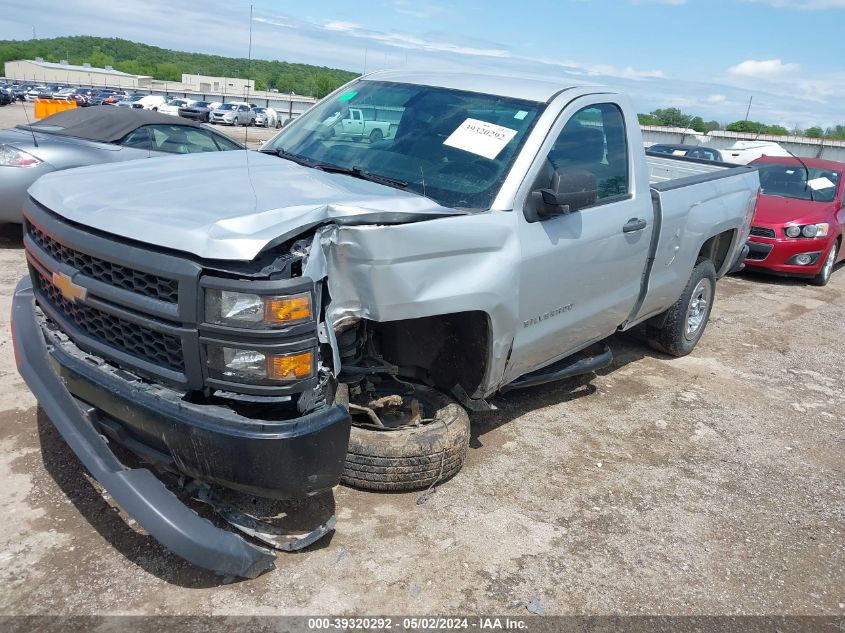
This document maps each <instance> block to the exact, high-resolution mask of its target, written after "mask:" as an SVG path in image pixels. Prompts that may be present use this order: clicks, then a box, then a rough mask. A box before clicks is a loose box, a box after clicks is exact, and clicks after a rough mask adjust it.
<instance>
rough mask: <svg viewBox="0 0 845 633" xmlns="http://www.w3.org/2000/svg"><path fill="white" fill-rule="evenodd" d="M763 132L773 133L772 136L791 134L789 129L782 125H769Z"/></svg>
mask: <svg viewBox="0 0 845 633" xmlns="http://www.w3.org/2000/svg"><path fill="white" fill-rule="evenodd" d="M763 134H771V135H772V136H789V130H787V129H786V128H785V127H783V126H782V125H767V126H765V129H764V130H763Z"/></svg>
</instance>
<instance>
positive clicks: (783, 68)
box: [728, 59, 800, 79]
mask: <svg viewBox="0 0 845 633" xmlns="http://www.w3.org/2000/svg"><path fill="white" fill-rule="evenodd" d="M799 68H800V66H799V65H798V64H784V63H783V62H782V61H781V60H780V59H766V60H762V61H758V60H756V59H747V60H745V61H744V62H740V63H739V64H737V65H736V66H731V67H730V68H728V74H729V75H733V76H734V77H752V78H754V79H777V78H778V77H782V76H783V75H786V74H789V73H791V72H793V71H795V70H798V69H799Z"/></svg>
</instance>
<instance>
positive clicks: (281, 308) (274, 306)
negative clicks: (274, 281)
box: [264, 292, 311, 323]
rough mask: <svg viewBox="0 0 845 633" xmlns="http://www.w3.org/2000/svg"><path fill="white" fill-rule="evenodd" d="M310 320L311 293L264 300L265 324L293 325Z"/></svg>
mask: <svg viewBox="0 0 845 633" xmlns="http://www.w3.org/2000/svg"><path fill="white" fill-rule="evenodd" d="M310 318H311V293H310V292H303V293H302V294H298V295H292V296H290V297H272V298H267V299H265V300H264V320H265V321H266V322H267V323H293V322H294V321H304V320H305V319H310Z"/></svg>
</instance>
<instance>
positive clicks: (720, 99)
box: [705, 95, 727, 105]
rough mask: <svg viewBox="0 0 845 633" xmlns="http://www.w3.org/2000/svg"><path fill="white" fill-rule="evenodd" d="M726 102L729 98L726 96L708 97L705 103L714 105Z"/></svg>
mask: <svg viewBox="0 0 845 633" xmlns="http://www.w3.org/2000/svg"><path fill="white" fill-rule="evenodd" d="M726 100H727V97H726V96H725V95H710V96H709V97H707V98H706V99H705V101H706V102H707V103H710V104H712V105H716V104H719V103H724V102H725V101H726Z"/></svg>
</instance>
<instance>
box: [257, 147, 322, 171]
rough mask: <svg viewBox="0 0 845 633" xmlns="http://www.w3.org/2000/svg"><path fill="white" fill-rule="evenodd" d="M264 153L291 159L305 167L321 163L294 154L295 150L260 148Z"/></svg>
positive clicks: (317, 165) (316, 165)
mask: <svg viewBox="0 0 845 633" xmlns="http://www.w3.org/2000/svg"><path fill="white" fill-rule="evenodd" d="M258 151H260V152H261V153H262V154H270V155H272V156H278V157H279V158H284V159H285V160H289V161H291V162H293V163H296V164H297V165H304V166H305V167H319V166H320V165H319V163H317V161H314V160H311V159H310V158H306V157H305V156H300V155H299V154H294V153H293V152H289V151H287V150H286V149H262V150H258Z"/></svg>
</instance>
